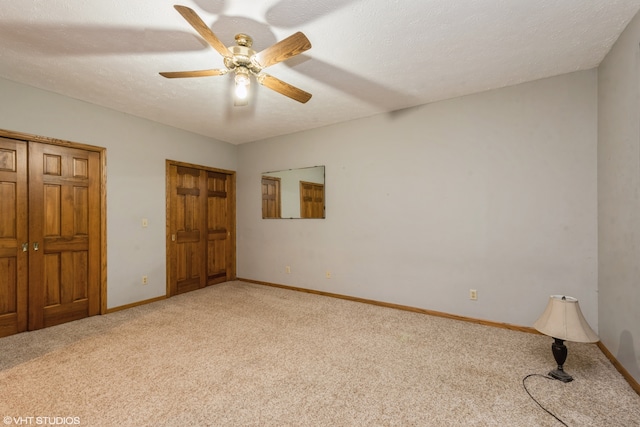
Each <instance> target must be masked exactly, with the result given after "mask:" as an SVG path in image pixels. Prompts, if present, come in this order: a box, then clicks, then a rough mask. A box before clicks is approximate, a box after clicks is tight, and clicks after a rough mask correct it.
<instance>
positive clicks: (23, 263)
mask: <svg viewBox="0 0 640 427" xmlns="http://www.w3.org/2000/svg"><path fill="white" fill-rule="evenodd" d="M28 250H29V248H28V233H27V143H26V142H24V141H16V140H13V139H6V138H0V337H4V336H7V335H12V334H16V333H18V332H22V331H25V330H26V329H27V277H28V265H27V263H28Z"/></svg>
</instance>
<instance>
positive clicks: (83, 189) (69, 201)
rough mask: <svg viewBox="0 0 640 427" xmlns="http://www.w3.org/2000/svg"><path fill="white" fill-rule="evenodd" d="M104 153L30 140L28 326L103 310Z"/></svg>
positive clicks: (93, 313) (45, 324)
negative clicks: (101, 196)
mask: <svg viewBox="0 0 640 427" xmlns="http://www.w3.org/2000/svg"><path fill="white" fill-rule="evenodd" d="M100 215H101V210H100V154H99V153H97V152H93V151H86V150H82V149H77V148H71V147H64V146H57V145H49V144H41V143H37V142H29V245H30V247H29V298H28V305H29V315H28V318H29V325H28V327H29V329H30V330H33V329H39V328H43V327H48V326H53V325H57V324H59V323H64V322H69V321H72V320H77V319H81V318H83V317H87V316H93V315H96V314H99V313H100V277H101V276H100V274H101V273H100V259H101V258H100V221H101V218H100Z"/></svg>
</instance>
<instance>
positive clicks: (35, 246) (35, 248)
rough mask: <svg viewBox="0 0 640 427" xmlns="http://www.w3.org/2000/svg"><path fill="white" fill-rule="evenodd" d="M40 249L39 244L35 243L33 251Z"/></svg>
mask: <svg viewBox="0 0 640 427" xmlns="http://www.w3.org/2000/svg"><path fill="white" fill-rule="evenodd" d="M38 248H39V246H38V242H33V250H34V251H37V250H38Z"/></svg>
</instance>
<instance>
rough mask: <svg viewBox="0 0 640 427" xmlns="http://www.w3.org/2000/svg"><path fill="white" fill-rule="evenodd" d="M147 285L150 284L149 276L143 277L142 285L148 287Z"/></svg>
mask: <svg viewBox="0 0 640 427" xmlns="http://www.w3.org/2000/svg"><path fill="white" fill-rule="evenodd" d="M147 283H149V280H148V279H147V276H142V284H143V285H146V284H147Z"/></svg>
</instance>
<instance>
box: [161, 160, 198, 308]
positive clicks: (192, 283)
mask: <svg viewBox="0 0 640 427" xmlns="http://www.w3.org/2000/svg"><path fill="white" fill-rule="evenodd" d="M169 180H170V189H171V197H170V202H169V203H170V218H168V219H170V222H168V223H169V224H170V233H171V236H172V248H173V250H174V254H173V257H172V258H173V259H172V262H171V270H170V277H169V283H170V284H171V285H170V290H169V294H170V295H176V294H180V293H183V292H188V291H192V290H195V289H199V288H203V287H204V286H206V264H205V262H206V258H205V256H204V255H205V251H206V249H207V246H206V244H207V241H206V240H205V237H206V233H205V222H204V221H205V220H206V214H205V211H206V197H205V195H204V194H202V193H203V191H201V190H200V189H201V188H202V187H204V186H205V184H206V183H205V181H204V176H201V174H200V170H199V169H195V168H189V167H184V166H176V165H171V167H170V178H169Z"/></svg>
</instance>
